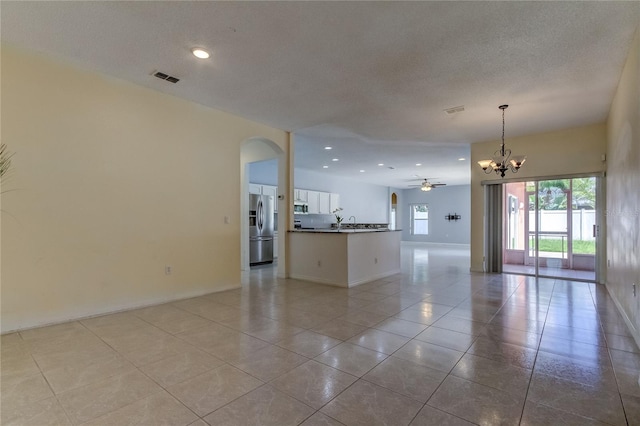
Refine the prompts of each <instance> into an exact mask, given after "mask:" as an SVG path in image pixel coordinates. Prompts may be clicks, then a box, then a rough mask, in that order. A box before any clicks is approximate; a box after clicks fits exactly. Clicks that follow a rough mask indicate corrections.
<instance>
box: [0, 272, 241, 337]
mask: <svg viewBox="0 0 640 426" xmlns="http://www.w3.org/2000/svg"><path fill="white" fill-rule="evenodd" d="M240 287H241V285H240V284H235V285H230V286H226V287H221V288H217V289H215V290H214V291H210V290H204V291H202V290H201V291H194V292H187V293H182V294H180V295H179V296H176V297H160V298H153V299H147V300H144V301H137V302H134V303H123V304H119V305H113V306H109V307H106V308H104V309H99V310H92V311H82V310H80V311H77V312H74V313H67V314H64V315H59V316H54V317H48V318H46V319H44V318H43V319H33V320H29V321H24V322H21V323H20V324H12V325H9V326H8V327H6V328H5V323H4V321H3V324H2V328H1V329H0V334H8V333H15V332H16V331H24V330H29V329H32V328H40V327H47V326H50V325H57V324H63V323H65V322H70V321H79V320H84V319H89V318H95V317H100V316H104V315H110V314H117V313H119V312H126V311H131V310H134V309H141V308H148V307H150V306H156V305H162V304H165V303H170V302H177V301H179V300H185V299H191V298H193V297H198V296H204V295H205V294H213V293H219V292H221V291H227V290H234V289H236V288H240Z"/></svg>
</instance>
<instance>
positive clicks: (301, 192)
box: [293, 189, 309, 202]
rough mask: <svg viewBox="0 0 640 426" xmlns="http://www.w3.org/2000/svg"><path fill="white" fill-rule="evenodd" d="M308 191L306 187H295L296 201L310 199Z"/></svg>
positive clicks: (294, 196)
mask: <svg viewBox="0 0 640 426" xmlns="http://www.w3.org/2000/svg"><path fill="white" fill-rule="evenodd" d="M308 192H309V191H307V190H306V189H294V190H293V198H294V200H295V201H304V202H307V201H309V198H308V196H309V195H308Z"/></svg>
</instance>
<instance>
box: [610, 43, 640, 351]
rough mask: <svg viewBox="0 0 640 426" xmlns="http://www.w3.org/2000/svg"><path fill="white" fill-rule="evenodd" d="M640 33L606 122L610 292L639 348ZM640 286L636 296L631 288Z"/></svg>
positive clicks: (632, 48) (631, 51) (632, 47)
mask: <svg viewBox="0 0 640 426" xmlns="http://www.w3.org/2000/svg"><path fill="white" fill-rule="evenodd" d="M639 62H640V32H636V36H635V39H634V42H633V44H632V46H631V50H630V52H629V56H628V58H627V62H626V65H625V67H624V71H623V73H622V76H621V79H620V83H619V85H618V89H617V91H616V95H615V98H614V100H613V103H612V105H611V112H610V114H609V121H608V122H607V159H608V172H607V215H606V220H607V260H608V262H610V266H609V268H608V271H607V288H608V290H609V293H610V294H611V296H612V297H613V298H614V300H615V301H616V304H617V305H618V307H619V308H621V310H622V312H623V314H624V315H625V316H626V319H627V322H628V325H629V326H630V327H631V330H632V332H633V333H634V337H635V339H636V342H638V344H640V190H639V189H638V188H640V64H639ZM633 283H636V285H638V286H639V287H638V293H637V294H638V295H637V296H636V297H634V296H633V287H632V284H633Z"/></svg>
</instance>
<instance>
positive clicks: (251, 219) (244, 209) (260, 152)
mask: <svg viewBox="0 0 640 426" xmlns="http://www.w3.org/2000/svg"><path fill="white" fill-rule="evenodd" d="M240 164H241V184H240V191H241V194H240V200H241V205H240V214H241V217H240V224H241V226H240V249H241V270H242V271H245V272H247V273H248V272H250V271H251V270H252V269H254V268H250V264H251V263H252V260H251V257H252V249H255V248H256V247H255V246H256V244H255V243H254V244H251V242H252V241H251V240H252V238H253V239H254V240H255V239H256V238H255V237H259V239H260V240H261V241H260V243H261V245H262V246H263V248H265V246H269V247H270V248H271V250H268V248H269V247H266V248H267V250H266V251H271V255H272V256H273V258H274V260H275V259H276V258H277V259H278V262H275V261H274V262H273V263H269V262H268V261H266V260H265V258H262V259H261V260H260V261H259V262H257V264H259V265H262V268H260V270H261V271H264V270H265V269H268V273H269V274H271V275H274V276H275V275H276V274H277V276H282V277H284V276H285V275H286V271H285V268H284V265H285V264H286V262H285V258H284V256H285V252H286V250H285V247H284V243H285V241H278V236H277V235H278V229H285V228H286V217H285V216H286V215H280V216H278V213H277V212H278V210H282V209H280V207H282V205H280V204H281V203H282V202H283V200H284V196H283V195H281V194H282V193H283V188H284V187H285V185H284V184H285V181H284V179H285V176H286V167H285V166H286V164H285V161H284V151H283V150H282V148H280V146H278V144H276V143H275V142H273V141H271V140H269V139H265V138H257V137H256V138H250V139H247V140H245V141H244V142H243V143H242V147H241V150H240ZM252 194H260V196H264V197H266V198H270V200H271V207H270V208H267V207H266V204H265V203H262V207H261V208H260V209H258V208H257V207H256V208H251V199H252ZM253 198H255V197H253ZM285 210H286V209H285ZM258 211H260V213H266V212H268V213H267V214H268V215H269V218H268V219H269V220H267V218H266V217H264V215H260V219H259V217H258V216H259V215H258ZM267 222H270V224H271V225H272V229H273V231H272V235H271V236H268V235H265V234H264V233H263V232H261V235H254V234H255V232H253V231H255V229H252V228H254V227H255V226H256V225H257V224H258V223H260V224H261V225H264V226H262V228H265V229H266V228H267V226H266V225H267ZM269 239H271V241H266V240H269ZM282 240H284V239H282ZM258 245H260V244H258ZM254 251H255V250H254ZM263 252H264V250H263ZM263 254H264V253H263ZM266 254H268V253H266Z"/></svg>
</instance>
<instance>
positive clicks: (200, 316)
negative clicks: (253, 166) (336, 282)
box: [1, 245, 640, 426]
mask: <svg viewBox="0 0 640 426" xmlns="http://www.w3.org/2000/svg"><path fill="white" fill-rule="evenodd" d="M402 264H403V268H402V270H403V273H402V274H399V275H396V276H393V277H389V278H387V279H383V280H379V281H376V282H372V283H367V284H364V285H361V286H358V287H356V288H352V289H339V288H332V287H327V286H323V285H316V284H311V283H307V282H302V281H296V280H280V279H276V278H275V277H274V274H273V271H274V270H273V268H259V269H256V270H253V271H252V272H251V273H248V274H246V276H244V277H243V281H244V283H243V287H242V289H239V290H233V291H226V292H223V293H216V294H209V295H207V296H203V297H199V298H195V299H189V300H183V301H179V302H175V303H168V304H165V305H160V306H154V307H150V308H145V309H139V310H134V311H129V312H124V313H118V314H113V315H107V316H102V317H97V318H91V319H87V320H82V321H74V322H70V323H66V324H60V325H55V326H51V327H44V328H40V329H33V330H26V331H23V332H20V333H14V334H9V335H4V336H2V366H1V367H2V368H1V370H2V387H1V390H2V405H1V408H2V414H1V423H2V424H3V425H36V426H41V425H64V424H73V425H80V424H82V425H100V426H103V425H118V426H120V425H133V424H136V425H160V424H163V425H199V426H206V425H234V426H235V425H258V424H260V425H277V426H285V425H298V424H302V425H306V426H309V425H342V424H344V425H367V426H369V425H408V424H411V425H468V424H481V425H498V424H505V425H517V424H521V425H558V424H567V425H599V424H609V425H625V424H629V425H634V424H635V425H638V424H640V387H639V386H638V375H639V372H640V351H639V350H638V348H637V347H636V345H635V343H634V341H633V339H632V338H631V336H630V335H629V334H628V332H627V329H626V326H625V324H624V322H623V321H622V319H621V318H620V316H619V314H618V313H617V311H616V309H615V307H614V305H613V303H612V301H611V300H610V298H609V297H608V296H607V293H606V291H605V289H604V288H603V287H601V286H596V285H594V284H588V283H584V282H571V281H563V280H551V279H539V280H537V281H536V280H535V279H534V278H531V277H524V276H515V275H489V276H484V275H481V274H470V273H469V272H468V265H469V255H468V250H465V249H452V248H445V247H434V246H428V247H427V246H420V245H407V246H404V247H403V249H402Z"/></svg>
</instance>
